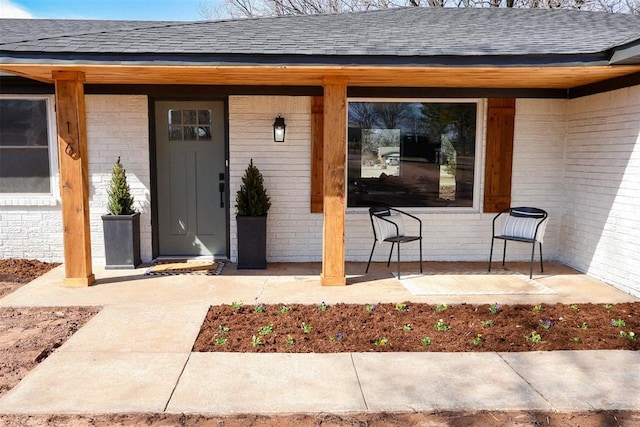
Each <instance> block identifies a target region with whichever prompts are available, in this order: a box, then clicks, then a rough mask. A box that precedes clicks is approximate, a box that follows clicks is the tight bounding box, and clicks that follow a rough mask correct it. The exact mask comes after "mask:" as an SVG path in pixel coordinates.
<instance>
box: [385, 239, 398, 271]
mask: <svg viewBox="0 0 640 427" xmlns="http://www.w3.org/2000/svg"><path fill="white" fill-rule="evenodd" d="M395 244H396V242H391V252H389V259H388V260H387V267H389V264H390V263H391V255H393V247H394V246H395ZM398 248H400V243H398Z"/></svg>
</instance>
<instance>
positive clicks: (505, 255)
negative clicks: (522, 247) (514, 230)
mask: <svg viewBox="0 0 640 427" xmlns="http://www.w3.org/2000/svg"><path fill="white" fill-rule="evenodd" d="M506 257H507V240H506V239H505V240H504V248H503V249H502V266H503V267H504V259H505V258H506Z"/></svg>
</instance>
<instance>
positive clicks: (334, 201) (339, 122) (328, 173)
mask: <svg viewBox="0 0 640 427" xmlns="http://www.w3.org/2000/svg"><path fill="white" fill-rule="evenodd" d="M346 138H347V80H346V79H344V78H333V77H325V79H324V141H323V145H324V165H323V170H324V173H323V176H324V183H323V189H324V191H323V193H324V228H323V240H322V277H321V283H322V285H325V286H331V285H346V284H347V280H346V276H345V246H344V224H345V207H346V205H345V181H346V177H345V174H346V172H345V171H346V157H347V151H346V150H347V141H346Z"/></svg>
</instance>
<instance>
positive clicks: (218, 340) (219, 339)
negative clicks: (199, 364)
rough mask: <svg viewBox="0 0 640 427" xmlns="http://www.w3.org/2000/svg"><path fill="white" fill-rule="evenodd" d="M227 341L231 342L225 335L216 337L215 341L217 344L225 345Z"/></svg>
mask: <svg viewBox="0 0 640 427" xmlns="http://www.w3.org/2000/svg"><path fill="white" fill-rule="evenodd" d="M227 342H229V340H228V339H226V338H224V337H216V339H215V340H214V341H213V343H214V344H215V345H225V344H226V343H227Z"/></svg>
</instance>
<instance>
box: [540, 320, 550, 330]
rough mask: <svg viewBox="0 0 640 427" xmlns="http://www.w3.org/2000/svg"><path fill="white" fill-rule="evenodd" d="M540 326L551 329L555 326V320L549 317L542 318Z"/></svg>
mask: <svg viewBox="0 0 640 427" xmlns="http://www.w3.org/2000/svg"><path fill="white" fill-rule="evenodd" d="M540 326H542V327H543V328H544V329H550V328H551V327H552V326H553V322H551V320H549V319H540Z"/></svg>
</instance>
